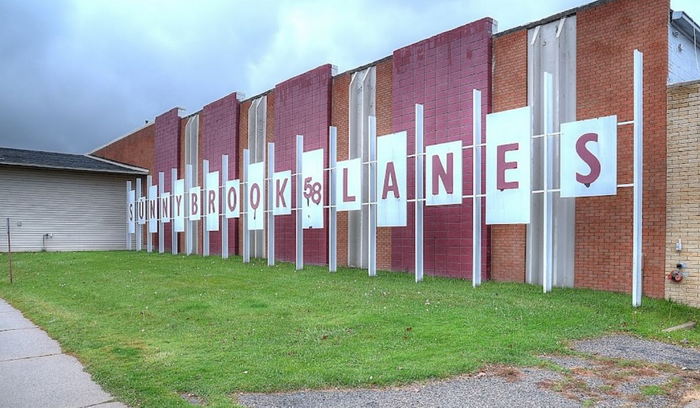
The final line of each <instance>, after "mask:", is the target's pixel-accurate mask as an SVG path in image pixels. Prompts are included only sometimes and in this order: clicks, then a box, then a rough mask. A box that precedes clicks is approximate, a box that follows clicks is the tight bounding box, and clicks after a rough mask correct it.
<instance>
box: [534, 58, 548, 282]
mask: <svg viewBox="0 0 700 408" xmlns="http://www.w3.org/2000/svg"><path fill="white" fill-rule="evenodd" d="M543 86H544V89H543V91H544V92H543V94H542V103H543V109H542V112H543V122H542V126H543V132H542V133H543V134H544V136H543V137H542V147H543V152H542V188H543V190H544V192H543V193H542V196H543V198H542V203H543V204H542V274H543V279H542V289H543V291H544V293H549V292H551V291H552V193H551V192H550V190H551V189H552V187H551V186H550V184H551V179H552V177H551V176H552V174H551V168H550V167H551V165H550V159H551V155H550V152H549V150H550V148H549V135H550V134H551V133H552V123H553V120H552V112H553V107H554V104H553V99H554V92H553V86H552V74H551V73H549V72H545V73H544V82H543ZM531 140H532V139H531ZM531 143H532V142H531Z"/></svg>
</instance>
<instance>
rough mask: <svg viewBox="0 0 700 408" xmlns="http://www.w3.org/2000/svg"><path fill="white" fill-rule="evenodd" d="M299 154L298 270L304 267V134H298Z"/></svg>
mask: <svg viewBox="0 0 700 408" xmlns="http://www.w3.org/2000/svg"><path fill="white" fill-rule="evenodd" d="M296 148H297V152H296V153H297V154H296V160H297V163H296V164H297V176H296V177H297V178H296V182H297V191H296V205H295V207H296V241H297V246H296V270H301V269H304V226H303V224H302V223H303V221H304V219H303V218H302V217H303V214H302V210H301V208H302V204H301V200H302V199H303V198H302V197H303V195H304V180H302V179H303V176H302V170H303V169H304V165H303V160H302V156H303V154H304V136H303V135H297V145H296Z"/></svg>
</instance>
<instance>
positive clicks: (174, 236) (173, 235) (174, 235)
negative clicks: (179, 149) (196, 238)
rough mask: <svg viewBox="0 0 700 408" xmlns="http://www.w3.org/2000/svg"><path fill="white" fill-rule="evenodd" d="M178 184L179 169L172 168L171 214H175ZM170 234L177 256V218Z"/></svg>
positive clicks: (173, 250) (172, 222)
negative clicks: (176, 185) (176, 184)
mask: <svg viewBox="0 0 700 408" xmlns="http://www.w3.org/2000/svg"><path fill="white" fill-rule="evenodd" d="M176 182H177V169H176V168H172V169H170V183H171V186H170V191H171V194H170V213H171V214H175V210H174V208H175V183H176ZM181 200H184V197H183V198H181ZM170 232H171V240H172V241H171V242H170V249H171V250H172V253H173V255H177V231H176V230H175V217H173V221H171V223H170Z"/></svg>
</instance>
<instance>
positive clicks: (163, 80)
mask: <svg viewBox="0 0 700 408" xmlns="http://www.w3.org/2000/svg"><path fill="white" fill-rule="evenodd" d="M588 2H589V1H588V0H539V1H536V2H523V1H518V0H471V1H470V0H454V1H452V0H446V1H443V0H432V1H425V0H417V1H406V0H387V1H377V0H359V1H329V0H318V1H314V0H289V1H286V0H280V1H267V0H255V1H233V0H225V1H214V0H207V1H199V2H192V1H184V0H162V1H140V0H83V1H60V0H51V1H45V0H0V17H2V23H0V84H1V86H0V124H1V128H0V129H1V130H0V146H5V147H18V148H27V149H38V150H51V151H60V152H72V153H86V152H88V151H91V150H93V149H94V148H96V147H98V146H100V145H103V144H105V143H107V142H108V141H110V140H112V139H114V138H117V137H119V136H122V135H124V134H126V133H129V132H131V131H132V130H134V129H137V128H139V127H141V126H142V125H143V124H144V121H145V120H149V121H152V120H153V118H154V117H155V116H156V115H158V114H160V113H162V112H164V111H166V110H168V109H170V108H172V107H174V106H179V107H183V108H185V109H186V111H185V113H189V112H194V111H197V110H199V109H201V107H202V106H203V105H205V104H207V103H209V102H211V101H214V100H216V99H218V98H220V97H222V96H224V95H227V94H228V93H230V92H233V91H239V92H242V93H244V94H245V95H248V96H252V95H255V94H258V93H260V92H263V91H265V90H267V89H270V88H272V87H274V85H275V84H276V83H279V82H281V81H283V80H285V79H287V78H289V77H291V76H294V75H297V74H299V73H302V72H305V71H307V70H309V69H311V68H314V67H316V66H319V65H322V64H325V63H331V64H335V65H336V66H338V70H339V72H342V71H345V70H347V69H351V68H354V67H357V66H360V65H363V64H365V63H368V62H371V61H374V60H376V59H379V58H382V57H384V56H387V55H389V54H391V52H392V51H393V50H394V49H396V48H399V47H402V46H404V45H408V44H410V43H413V42H415V41H418V40H421V39H423V38H426V37H429V36H431V35H434V34H437V33H440V32H442V31H445V30H448V29H451V28H454V27H457V26H460V25H462V24H465V23H467V22H470V21H473V20H476V19H479V18H482V17H486V16H490V17H493V18H495V19H496V20H497V21H498V30H499V31H502V30H506V29H508V28H512V27H515V26H518V25H521V24H524V23H528V22H531V21H534V20H538V19H541V18H543V17H546V16H549V15H551V14H554V13H557V12H560V11H563V10H566V9H569V8H572V7H576V6H579V5H581V4H585V3H588ZM672 7H673V8H674V9H675V10H685V11H686V12H688V13H689V14H690V15H691V16H694V17H696V18H698V19H700V2H698V1H697V0H673V2H672Z"/></svg>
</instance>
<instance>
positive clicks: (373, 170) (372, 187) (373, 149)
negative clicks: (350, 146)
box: [367, 116, 377, 276]
mask: <svg viewBox="0 0 700 408" xmlns="http://www.w3.org/2000/svg"><path fill="white" fill-rule="evenodd" d="M367 120H368V125H369V129H368V130H369V201H370V203H369V233H368V234H367V235H368V240H369V242H368V244H369V245H368V250H369V254H368V256H367V266H368V273H369V276H377V118H376V117H374V116H369V117H368V119H367Z"/></svg>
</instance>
